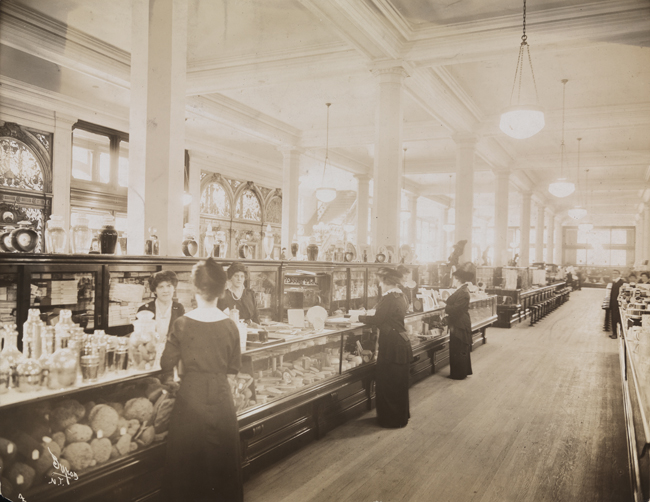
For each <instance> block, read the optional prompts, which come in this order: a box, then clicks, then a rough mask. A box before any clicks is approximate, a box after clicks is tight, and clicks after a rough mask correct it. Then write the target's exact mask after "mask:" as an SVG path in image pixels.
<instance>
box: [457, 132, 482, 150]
mask: <svg viewBox="0 0 650 502" xmlns="http://www.w3.org/2000/svg"><path fill="white" fill-rule="evenodd" d="M451 139H453V140H454V143H456V145H457V146H459V147H460V148H474V147H475V146H476V143H477V142H478V138H477V137H476V135H474V134H466V133H458V134H454V135H453V136H452V137H451Z"/></svg>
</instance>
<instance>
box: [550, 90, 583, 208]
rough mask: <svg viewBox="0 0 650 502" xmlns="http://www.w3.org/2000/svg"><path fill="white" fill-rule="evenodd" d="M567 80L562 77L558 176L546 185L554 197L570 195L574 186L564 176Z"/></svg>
mask: <svg viewBox="0 0 650 502" xmlns="http://www.w3.org/2000/svg"><path fill="white" fill-rule="evenodd" d="M567 82H568V80H567V79H566V78H565V79H562V86H563V87H562V143H561V144H560V177H559V178H558V179H557V181H554V182H553V183H551V184H550V185H549V186H548V191H549V192H550V193H551V195H555V196H556V197H560V198H562V197H567V196H569V195H571V194H572V193H573V192H574V191H575V189H576V187H575V185H574V184H573V183H571V182H570V181H568V180H567V179H566V178H564V177H563V176H564V149H565V147H564V111H565V98H566V83H567Z"/></svg>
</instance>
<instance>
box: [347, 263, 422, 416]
mask: <svg viewBox="0 0 650 502" xmlns="http://www.w3.org/2000/svg"><path fill="white" fill-rule="evenodd" d="M377 276H378V277H379V286H380V288H381V291H382V297H381V299H380V300H379V303H378V304H377V307H376V308H375V315H372V316H359V321H360V322H363V323H366V324H372V325H375V326H377V327H379V348H378V355H377V369H376V373H375V384H376V396H377V421H378V422H379V425H380V426H381V427H388V428H396V427H405V426H406V424H408V421H409V418H410V417H411V414H410V412H409V367H410V364H411V361H412V360H413V351H412V349H411V342H410V341H409V339H408V337H407V336H406V334H405V329H404V316H405V315H406V311H407V309H408V304H407V301H406V297H405V296H404V293H402V290H401V289H400V287H399V286H400V284H401V282H402V274H401V273H400V272H399V271H397V270H394V269H392V268H388V267H382V268H380V269H379V272H378V273H377Z"/></svg>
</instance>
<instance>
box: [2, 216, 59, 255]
mask: <svg viewBox="0 0 650 502" xmlns="http://www.w3.org/2000/svg"><path fill="white" fill-rule="evenodd" d="M64 232H65V231H64ZM37 244H38V232H37V231H36V230H34V229H33V228H32V222H31V221H19V222H18V228H16V229H14V230H13V231H12V232H11V245H12V246H13V247H14V249H15V250H16V251H18V252H19V253H31V252H32V251H34V248H36V246H37Z"/></svg>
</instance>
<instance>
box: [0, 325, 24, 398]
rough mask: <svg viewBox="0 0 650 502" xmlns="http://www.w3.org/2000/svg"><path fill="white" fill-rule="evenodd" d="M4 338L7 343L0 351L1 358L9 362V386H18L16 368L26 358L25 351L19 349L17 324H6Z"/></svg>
mask: <svg viewBox="0 0 650 502" xmlns="http://www.w3.org/2000/svg"><path fill="white" fill-rule="evenodd" d="M4 339H5V344H4V347H3V348H2V352H0V358H1V359H4V360H5V361H7V362H8V363H9V371H10V374H9V383H8V387H9V388H10V389H11V388H16V387H17V386H18V379H17V373H16V369H17V367H18V364H19V363H20V362H22V360H23V359H24V358H25V356H24V355H23V353H22V352H21V351H20V350H18V331H16V325H15V324H5V325H4Z"/></svg>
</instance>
